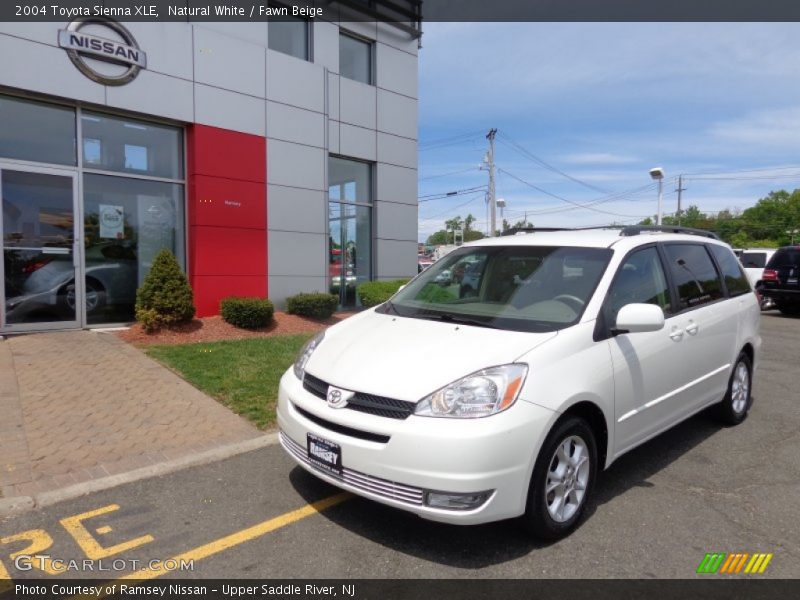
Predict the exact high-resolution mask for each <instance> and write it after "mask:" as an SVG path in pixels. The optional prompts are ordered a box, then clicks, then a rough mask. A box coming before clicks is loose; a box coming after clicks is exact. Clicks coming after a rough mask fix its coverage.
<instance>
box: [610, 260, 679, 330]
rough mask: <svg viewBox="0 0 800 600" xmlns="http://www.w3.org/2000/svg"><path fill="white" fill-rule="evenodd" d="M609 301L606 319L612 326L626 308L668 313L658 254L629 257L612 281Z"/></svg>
mask: <svg viewBox="0 0 800 600" xmlns="http://www.w3.org/2000/svg"><path fill="white" fill-rule="evenodd" d="M608 297H609V299H608V307H609V311H610V314H609V315H608V316H609V317H610V319H611V322H612V323H614V322H615V321H616V317H617V313H618V312H619V309H621V308H622V307H623V306H625V305H626V304H633V303H643V304H655V305H656V306H660V307H661V308H662V309H664V312H669V311H670V303H669V300H670V298H669V287H667V279H666V277H665V276H664V268H663V267H662V266H661V259H660V258H659V257H658V251H657V250H656V249H655V248H645V249H644V250H637V251H636V252H634V253H632V254H631V255H630V256H628V258H626V259H625V263H624V264H623V265H622V266H621V267H620V269H619V271H617V275H616V277H614V283H612V284H611V289H610V290H609V293H608Z"/></svg>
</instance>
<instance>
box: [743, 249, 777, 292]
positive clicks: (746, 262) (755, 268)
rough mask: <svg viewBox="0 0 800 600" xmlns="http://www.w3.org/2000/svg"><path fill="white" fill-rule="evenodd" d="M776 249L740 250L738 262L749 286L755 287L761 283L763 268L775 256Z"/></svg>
mask: <svg viewBox="0 0 800 600" xmlns="http://www.w3.org/2000/svg"><path fill="white" fill-rule="evenodd" d="M776 250H777V248H747V249H744V250H742V252H741V254H740V255H739V260H740V261H741V262H742V265H743V266H744V271H745V273H747V278H748V279H749V280H750V285H752V286H753V287H756V286H757V285H758V284H759V283H761V276H762V275H763V274H764V267H765V266H766V265H767V263H768V262H769V259H770V258H772V255H773V254H775V252H776Z"/></svg>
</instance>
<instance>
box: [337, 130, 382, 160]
mask: <svg viewBox="0 0 800 600" xmlns="http://www.w3.org/2000/svg"><path fill="white" fill-rule="evenodd" d="M339 144H340V145H339V154H342V155H343V156H350V157H352V158H360V159H361V160H369V161H375V159H376V158H377V147H376V146H377V144H376V140H375V130H374V129H365V128H363V127H356V126H355V125H348V124H347V123H342V124H341V125H340V128H339Z"/></svg>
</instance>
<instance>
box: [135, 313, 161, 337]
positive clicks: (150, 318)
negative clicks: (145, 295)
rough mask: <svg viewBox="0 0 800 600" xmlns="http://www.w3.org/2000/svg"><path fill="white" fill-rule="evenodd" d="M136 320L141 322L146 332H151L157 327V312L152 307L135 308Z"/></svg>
mask: <svg viewBox="0 0 800 600" xmlns="http://www.w3.org/2000/svg"><path fill="white" fill-rule="evenodd" d="M136 320H137V321H139V323H141V324H142V327H143V328H144V330H145V331H146V332H147V333H153V332H154V331H155V330H156V329H158V326H159V323H158V313H156V311H154V310H153V309H152V308H137V309H136Z"/></svg>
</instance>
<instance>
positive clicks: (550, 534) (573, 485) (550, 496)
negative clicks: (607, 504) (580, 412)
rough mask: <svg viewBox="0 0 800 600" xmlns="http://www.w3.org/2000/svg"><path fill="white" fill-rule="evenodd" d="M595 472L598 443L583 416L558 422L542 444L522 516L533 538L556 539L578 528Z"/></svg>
mask: <svg viewBox="0 0 800 600" xmlns="http://www.w3.org/2000/svg"><path fill="white" fill-rule="evenodd" d="M596 474H597V443H596V442H595V437H594V433H593V432H592V429H591V428H590V427H589V425H588V424H587V423H586V421H584V420H583V419H580V418H577V417H569V418H567V419H565V420H564V421H562V422H560V423H558V424H557V425H556V426H555V428H554V429H553V430H552V431H551V432H550V434H549V435H548V436H547V439H546V440H545V442H544V444H543V445H542V449H541V451H540V452H539V457H538V459H537V460H536V466H535V467H534V469H533V475H532V477H531V483H530V487H529V488H528V501H527V504H526V508H525V514H524V515H523V517H522V519H523V523H524V525H525V528H526V529H527V530H528V531H529V532H530V533H531V534H533V535H534V536H535V537H537V538H539V539H542V540H547V541H555V540H558V539H561V538H563V537H566V536H567V535H569V534H570V533H572V531H573V530H574V529H575V528H576V527H577V525H578V522H579V521H580V519H581V516H582V515H583V512H584V510H585V508H586V503H587V501H588V499H589V496H590V494H591V491H592V486H593V485H594V479H595V476H596Z"/></svg>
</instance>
